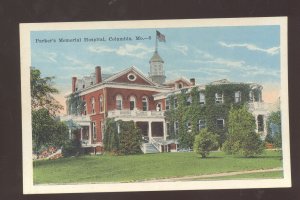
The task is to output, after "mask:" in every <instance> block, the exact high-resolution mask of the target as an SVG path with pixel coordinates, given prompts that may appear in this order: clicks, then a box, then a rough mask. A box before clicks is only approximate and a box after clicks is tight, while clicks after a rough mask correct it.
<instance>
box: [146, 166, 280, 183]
mask: <svg viewBox="0 0 300 200" xmlns="http://www.w3.org/2000/svg"><path fill="white" fill-rule="evenodd" d="M282 170H283V169H282V168H273V169H259V170H250V171H240V172H225V173H218V174H206V175H199V176H183V177H177V178H165V179H153V180H146V181H143V182H172V181H196V180H197V179H205V178H213V177H226V176H234V175H240V174H251V173H261V172H277V171H282Z"/></svg>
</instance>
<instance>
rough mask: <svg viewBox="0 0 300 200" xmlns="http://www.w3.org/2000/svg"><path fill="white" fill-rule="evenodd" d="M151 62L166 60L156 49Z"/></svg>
mask: <svg viewBox="0 0 300 200" xmlns="http://www.w3.org/2000/svg"><path fill="white" fill-rule="evenodd" d="M149 62H162V63H163V62H164V60H163V59H162V58H161V57H160V55H159V54H158V52H157V51H154V54H153V56H152V58H151V59H150V61H149Z"/></svg>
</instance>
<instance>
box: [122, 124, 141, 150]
mask: <svg viewBox="0 0 300 200" xmlns="http://www.w3.org/2000/svg"><path fill="white" fill-rule="evenodd" d="M118 123H119V124H120V147H119V153H120V154H125V155H128V154H137V153H141V152H142V151H141V144H142V133H141V130H140V129H139V128H137V127H135V125H134V122H133V121H129V122H123V121H119V122H118Z"/></svg>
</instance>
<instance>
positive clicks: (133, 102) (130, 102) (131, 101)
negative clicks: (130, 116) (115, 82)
mask: <svg viewBox="0 0 300 200" xmlns="http://www.w3.org/2000/svg"><path fill="white" fill-rule="evenodd" d="M129 104H130V105H129V108H130V110H134V109H135V97H134V96H130V100H129Z"/></svg>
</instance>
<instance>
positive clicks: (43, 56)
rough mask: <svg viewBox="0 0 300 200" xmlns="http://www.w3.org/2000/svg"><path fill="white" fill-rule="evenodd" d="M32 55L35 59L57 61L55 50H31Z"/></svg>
mask: <svg viewBox="0 0 300 200" xmlns="http://www.w3.org/2000/svg"><path fill="white" fill-rule="evenodd" d="M32 56H33V59H34V60H35V61H42V62H51V63H57V53H55V52H44V51H40V52H33V53H32Z"/></svg>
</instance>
